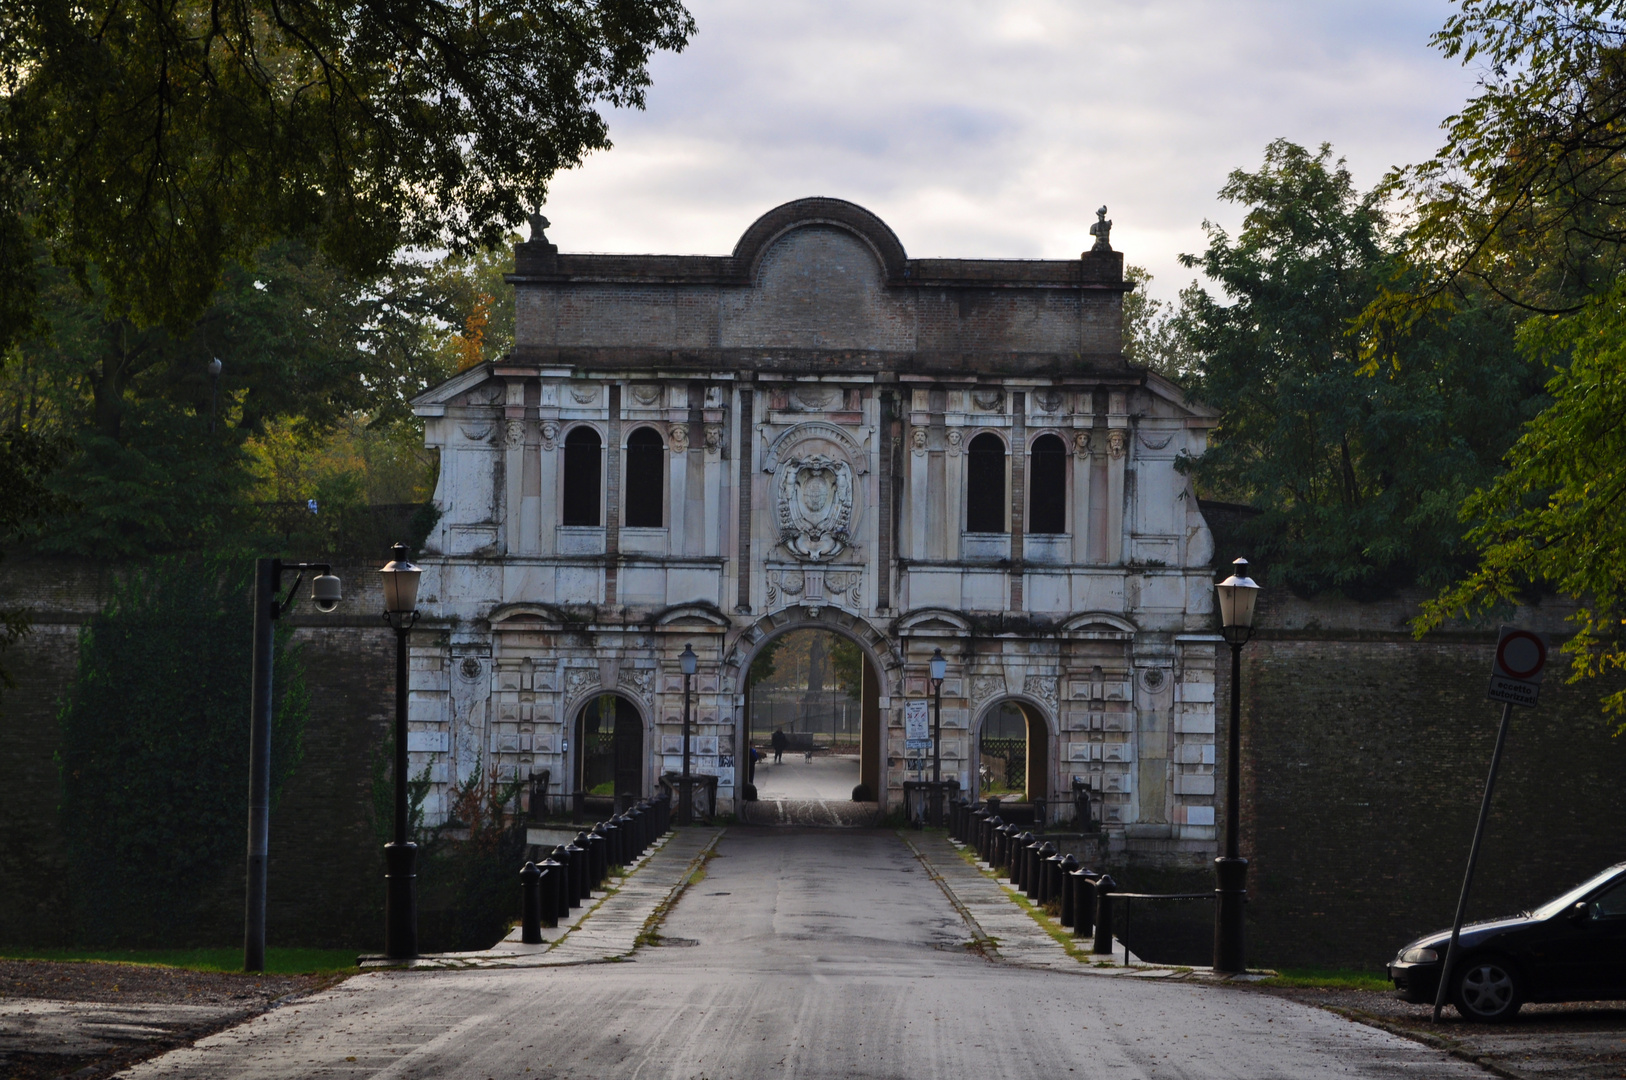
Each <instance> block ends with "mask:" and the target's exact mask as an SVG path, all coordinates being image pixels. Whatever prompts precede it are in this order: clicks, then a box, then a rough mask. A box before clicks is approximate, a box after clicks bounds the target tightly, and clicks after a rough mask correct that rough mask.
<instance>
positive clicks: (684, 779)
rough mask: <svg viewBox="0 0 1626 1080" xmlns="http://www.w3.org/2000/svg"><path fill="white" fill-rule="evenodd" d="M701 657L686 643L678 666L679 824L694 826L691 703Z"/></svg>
mask: <svg viewBox="0 0 1626 1080" xmlns="http://www.w3.org/2000/svg"><path fill="white" fill-rule="evenodd" d="M699 659H700V658H699V657H698V656H696V655H695V654H694V648H693V647H692V645H691V644H689V643H687V642H685V643H684V646H683V653H682V655H680V656H679V657H678V666H679V667H680V668H682V669H683V775H682V776H681V777H679V778H678V823H679V824H680V825H693V824H694V781H693V780H692V779H691V778H690V777H689V742H690V737H689V714H690V710H689V703H690V689H691V688H692V687H693V685H694V673H695V668H696V667H697V666H698V662H699Z"/></svg>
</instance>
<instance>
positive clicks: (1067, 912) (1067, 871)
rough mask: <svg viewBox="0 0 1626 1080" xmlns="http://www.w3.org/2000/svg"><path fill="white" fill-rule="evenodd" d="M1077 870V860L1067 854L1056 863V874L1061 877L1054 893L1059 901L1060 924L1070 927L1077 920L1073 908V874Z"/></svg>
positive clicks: (1074, 900) (1074, 899)
mask: <svg viewBox="0 0 1626 1080" xmlns="http://www.w3.org/2000/svg"><path fill="white" fill-rule="evenodd" d="M1077 869H1078V860H1077V859H1076V858H1074V857H1073V855H1072V853H1071V852H1069V853H1067V854H1066V855H1063V856H1062V857H1061V859H1060V860H1059V861H1058V862H1057V863H1056V872H1057V873H1058V874H1060V875H1061V884H1059V885H1058V886H1057V887H1056V893H1057V896H1058V898H1059V899H1060V900H1061V924H1062V925H1063V926H1068V927H1070V926H1072V925H1073V922H1074V921H1075V920H1076V919H1077V918H1078V915H1077V914H1076V912H1077V908H1076V907H1075V905H1076V903H1077V900H1076V897H1077V895H1078V890H1077V889H1075V888H1074V885H1075V884H1076V882H1075V881H1074V880H1073V872H1074V871H1075V870H1077Z"/></svg>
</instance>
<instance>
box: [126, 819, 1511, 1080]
mask: <svg viewBox="0 0 1626 1080" xmlns="http://www.w3.org/2000/svg"><path fill="white" fill-rule="evenodd" d="M934 845H935V846H934ZM955 864H957V865H955ZM951 866H952V867H953V872H952V873H951V872H949V868H950V867H951ZM938 867H941V868H942V872H939V870H938V869H935V868H938ZM518 886H519V882H518V879H517V878H516V880H515V887H516V888H518ZM956 889H958V890H959V891H960V892H962V893H965V894H966V895H965V896H964V897H962V896H959V895H956V893H955V890H956ZM978 889H981V890H983V892H982V893H979V894H978V895H975V896H974V895H972V894H973V893H974V892H976V891H977V890H978ZM987 890H995V891H996V892H988V891H987ZM998 890H999V886H997V885H995V884H994V883H993V882H992V880H991V879H990V878H988V877H987V876H986V875H983V874H982V873H980V871H977V870H976V869H974V868H973V867H972V866H971V865H970V864H969V863H967V862H966V861H965V860H964V859H962V858H960V856H959V855H958V853H956V852H955V851H954V849H953V848H951V847H950V846H949V845H948V843H947V841H944V840H942V839H941V835H940V834H925V835H924V836H922V835H921V834H914V836H913V837H912V838H911V839H910V840H908V841H906V840H905V839H904V838H903V837H900V836H899V835H897V834H895V833H891V832H885V831H880V830H875V831H857V830H834V829H783V828H781V829H751V828H741V827H734V828H731V829H729V830H727V831H726V832H724V833H723V834H722V835H721V836H720V837H718V836H717V831H716V830H702V829H699V828H696V829H691V830H679V832H678V834H677V835H676V836H675V837H673V838H670V839H668V840H667V841H666V842H664V843H663V844H662V845H661V846H659V847H657V848H656V849H655V850H654V852H653V854H651V855H649V856H647V857H645V858H644V860H643V861H642V862H641V863H639V864H638V865H637V867H636V868H635V869H634V870H633V871H632V872H631V873H630V874H629V875H628V876H627V877H626V878H624V879H621V880H620V884H619V888H618V889H617V890H616V891H614V892H612V893H610V894H608V895H607V896H600V897H599V898H598V899H597V900H595V901H594V905H596V906H588V907H587V908H586V911H587V913H586V916H585V918H578V922H577V924H575V928H574V929H570V928H568V926H567V924H568V922H569V920H568V918H561V919H560V924H561V925H560V928H558V929H553V928H550V929H548V930H547V931H546V935H545V936H547V937H549V938H550V939H552V940H550V941H548V942H547V943H544V944H541V945H537V944H531V945H525V944H523V943H520V942H519V936H520V935H519V933H518V932H517V931H516V933H515V935H513V937H512V939H511V941H510V942H505V943H504V945H503V946H499V948H498V949H494V950H492V951H491V952H489V953H484V954H477V955H471V956H468V957H465V958H461V960H460V961H458V962H451V961H452V958H448V966H443V967H440V968H438V969H435V968H431V969H427V970H420V969H414V970H377V971H369V972H367V973H365V974H362V975H359V976H357V977H355V978H352V979H350V980H348V981H347V982H345V983H343V984H341V985H339V986H338V987H336V988H334V989H332V990H329V991H326V992H324V993H321V994H317V995H313V996H312V997H309V998H306V999H303V1000H300V1001H297V1002H294V1003H292V1004H290V1005H287V1006H285V1007H283V1008H281V1009H277V1010H275V1011H273V1012H271V1013H268V1014H265V1015H264V1016H261V1017H259V1018H257V1019H255V1020H253V1021H251V1022H249V1023H246V1024H243V1025H241V1026H239V1027H237V1028H234V1029H231V1030H229V1031H226V1032H222V1033H221V1034H219V1035H215V1036H212V1037H210V1038H208V1039H204V1040H201V1041H200V1042H199V1043H198V1044H197V1045H196V1046H194V1047H190V1048H187V1049H184V1050H179V1051H175V1052H173V1053H170V1054H167V1055H165V1056H163V1057H160V1058H156V1059H153V1060H152V1061H149V1062H147V1063H145V1064H143V1065H141V1066H138V1067H137V1068H135V1069H134V1070H132V1071H131V1072H130V1073H128V1074H127V1075H130V1076H137V1077H197V1078H204V1077H207V1078H210V1080H215V1078H221V1077H256V1078H258V1077H266V1078H270V1077H277V1078H282V1077H287V1078H295V1077H298V1078H304V1077H311V1076H321V1077H344V1078H349V1077H354V1078H358V1080H359V1078H362V1077H372V1078H391V1080H406V1078H413V1077H470V1078H476V1080H480V1078H488V1077H489V1078H494V1080H495V1078H501V1080H509V1078H511V1080H520V1078H533V1077H539V1078H567V1077H570V1078H583V1080H587V1078H595V1080H596V1078H606V1077H629V1078H649V1080H653V1078H698V1077H707V1078H710V1080H731V1078H740V1080H754V1078H759V1077H781V1076H783V1077H796V1078H820V1080H822V1078H838V1077H839V1078H849V1077H875V1078H894V1077H896V1078H900V1080H901V1078H907V1080H928V1078H939V1077H940V1078H943V1080H967V1078H973V1077H974V1078H977V1080H1001V1078H1018V1077H1024V1078H1025V1077H1033V1078H1041V1077H1042V1078H1044V1080H1064V1078H1066V1080H1071V1078H1073V1077H1079V1078H1084V1077H1112V1078H1115V1080H1117V1078H1122V1080H1137V1078H1163V1077H1168V1078H1192V1077H1204V1078H1206V1077H1246V1078H1249V1080H1264V1078H1273V1077H1280V1078H1284V1080H1288V1078H1291V1080H1319V1078H1331V1077H1342V1078H1347V1077H1374V1078H1375V1077H1412V1076H1415V1077H1419V1078H1422V1077H1427V1078H1431V1080H1433V1078H1457V1077H1470V1076H1471V1077H1481V1076H1484V1075H1486V1074H1485V1073H1483V1072H1482V1071H1481V1070H1479V1069H1478V1068H1477V1067H1475V1066H1473V1065H1470V1064H1467V1063H1465V1062H1461V1061H1458V1060H1456V1059H1453V1058H1450V1057H1448V1056H1446V1055H1445V1054H1443V1053H1441V1052H1439V1051H1436V1050H1433V1049H1430V1048H1428V1047H1425V1046H1421V1045H1418V1044H1416V1043H1412V1042H1408V1041H1405V1040H1402V1039H1399V1038H1396V1037H1394V1036H1391V1035H1388V1034H1386V1033H1384V1032H1381V1031H1378V1030H1375V1029H1373V1028H1369V1027H1365V1026H1362V1025H1359V1024H1355V1023H1351V1022H1349V1021H1346V1020H1343V1019H1341V1018H1339V1017H1337V1016H1335V1015H1333V1014H1331V1013H1328V1012H1325V1011H1322V1010H1319V1009H1313V1008H1309V1007H1306V1006H1301V1005H1298V1004H1296V1003H1293V1002H1290V1001H1285V1000H1282V999H1279V998H1275V997H1271V996H1268V995H1265V994H1260V993H1256V992H1253V991H1249V990H1247V989H1243V988H1239V987H1235V986H1226V985H1205V984H1198V983H1192V982H1175V981H1171V980H1167V979H1164V980H1149V979H1144V978H1135V977H1126V976H1124V975H1122V974H1120V975H1118V976H1117V977H1103V976H1102V975H1098V974H1096V973H1095V972H1094V969H1093V968H1092V966H1090V965H1088V964H1083V963H1079V962H1078V961H1076V960H1074V959H1072V958H1070V957H1067V956H1066V954H1065V953H1064V952H1063V951H1062V949H1061V946H1060V945H1057V944H1055V943H1054V942H1053V941H1051V940H1050V939H1049V938H1048V937H1046V936H1045V935H1043V934H1042V932H1039V931H1037V927H1036V925H1035V924H1033V922H1032V920H1031V919H1029V918H1028V917H1027V916H1026V915H1025V914H1024V913H1022V912H1021V911H1020V910H1018V908H1017V907H1016V905H1015V904H1014V902H1012V901H1010V900H1009V899H1006V898H1004V894H1002V893H1000V894H998V895H996V893H997V891H998ZM1013 913H1014V916H1015V918H1011V917H1010V916H1011V915H1012V914H1013ZM1024 921H1025V925H1026V926H1027V927H1029V928H1032V929H1031V930H1024V929H1023V925H1024ZM595 924H598V926H599V928H598V929H595ZM657 924H658V925H657ZM561 934H562V935H563V936H562V937H561V936H559V935H561ZM595 934H596V935H598V936H597V938H594V937H593V935H595ZM1001 935H1005V936H1004V937H1002V936H1001ZM1023 935H1025V936H1026V939H1027V940H1026V942H1025V945H1024V943H1023V942H1018V941H1015V940H1007V939H1014V938H1017V937H1022V936H1023ZM577 939H580V940H582V941H584V942H585V941H587V940H596V942H597V946H596V951H595V950H594V949H584V948H579V947H578V948H577V949H576V950H575V951H573V949H572V945H571V943H572V941H573V940H577ZM1039 939H1042V940H1039ZM639 942H641V944H640V943H639ZM1045 942H1049V943H1050V945H1051V946H1053V949H1052V950H1051V951H1050V952H1045V949H1046V945H1045ZM1019 946H1020V947H1019ZM1024 956H1032V957H1033V958H1034V960H1035V962H1034V963H1031V964H1030V963H1026V962H1013V959H1017V960H1020V958H1022V957H1024ZM571 957H577V959H570V958H571ZM1058 957H1059V958H1060V959H1059V960H1058V959H1057V958H1058ZM603 959H611V960H613V961H618V962H608V963H604V962H583V961H584V960H589V961H591V960H603ZM426 966H427V965H426Z"/></svg>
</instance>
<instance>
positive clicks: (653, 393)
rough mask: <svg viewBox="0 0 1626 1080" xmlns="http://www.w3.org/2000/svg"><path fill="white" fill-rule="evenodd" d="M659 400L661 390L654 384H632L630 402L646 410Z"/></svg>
mask: <svg viewBox="0 0 1626 1080" xmlns="http://www.w3.org/2000/svg"><path fill="white" fill-rule="evenodd" d="M660 399H661V388H660V387H658V386H656V385H655V384H654V383H634V384H633V385H632V400H634V401H636V402H637V403H638V404H640V405H642V406H644V407H645V408H648V407H649V406H651V405H653V404H655V402H657V401H659V400H660Z"/></svg>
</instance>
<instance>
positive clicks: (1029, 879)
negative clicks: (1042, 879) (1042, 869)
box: [1017, 832, 1044, 900]
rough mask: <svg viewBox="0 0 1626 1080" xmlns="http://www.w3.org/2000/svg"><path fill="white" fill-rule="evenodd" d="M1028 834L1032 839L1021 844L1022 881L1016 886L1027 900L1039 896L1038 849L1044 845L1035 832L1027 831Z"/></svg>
mask: <svg viewBox="0 0 1626 1080" xmlns="http://www.w3.org/2000/svg"><path fill="white" fill-rule="evenodd" d="M1028 835H1029V836H1031V837H1033V839H1031V840H1029V841H1028V842H1027V843H1026V844H1023V845H1022V883H1021V884H1020V885H1018V886H1017V888H1019V889H1021V890H1022V895H1023V896H1025V897H1027V898H1028V899H1029V900H1036V899H1038V897H1039V849H1040V848H1042V847H1043V846H1044V841H1043V840H1041V839H1039V836H1038V834H1036V833H1033V832H1029V833H1028Z"/></svg>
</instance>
